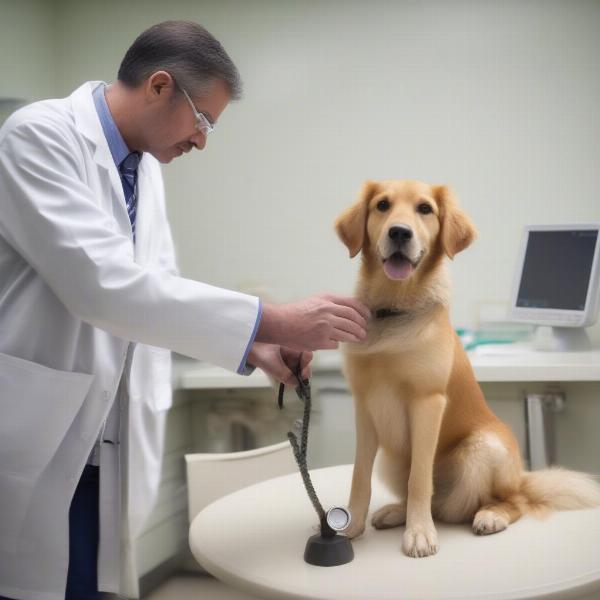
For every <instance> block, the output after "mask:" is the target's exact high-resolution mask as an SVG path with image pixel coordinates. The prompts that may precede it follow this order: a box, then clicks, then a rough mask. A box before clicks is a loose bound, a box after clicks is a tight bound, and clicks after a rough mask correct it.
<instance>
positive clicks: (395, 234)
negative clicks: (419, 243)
mask: <svg viewBox="0 0 600 600" xmlns="http://www.w3.org/2000/svg"><path fill="white" fill-rule="evenodd" d="M388 236H389V238H390V239H391V240H392V241H393V242H396V244H398V245H401V244H406V243H407V242H409V241H410V240H412V238H413V230H412V229H411V228H410V227H409V226H408V225H393V226H392V227H390V228H389V230H388Z"/></svg>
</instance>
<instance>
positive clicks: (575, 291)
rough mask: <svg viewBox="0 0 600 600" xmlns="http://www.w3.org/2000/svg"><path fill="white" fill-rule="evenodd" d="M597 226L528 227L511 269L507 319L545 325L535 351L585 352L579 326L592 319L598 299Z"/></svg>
mask: <svg viewBox="0 0 600 600" xmlns="http://www.w3.org/2000/svg"><path fill="white" fill-rule="evenodd" d="M599 238H600V224H598V223H596V224H592V223H587V224H580V225H539V226H535V225H528V226H527V227H525V231H524V235H523V240H522V243H521V249H520V252H519V261H518V263H517V264H518V268H517V271H516V276H515V281H514V286H513V294H512V302H511V310H510V318H512V319H513V320H514V321H521V322H526V323H533V324H536V325H547V326H550V327H551V328H552V329H551V331H550V332H549V333H550V336H546V338H544V337H543V335H542V334H543V333H544V331H543V330H540V329H538V332H536V336H537V338H536V340H535V341H534V345H535V346H536V347H537V349H540V350H563V351H565V350H566V351H568V350H589V349H590V347H591V344H590V340H589V337H588V335H587V333H586V331H585V329H584V328H585V327H588V326H590V325H593V324H594V323H595V321H596V318H597V313H598V302H599V298H600V293H599V292H600V288H599V283H600V239H599Z"/></svg>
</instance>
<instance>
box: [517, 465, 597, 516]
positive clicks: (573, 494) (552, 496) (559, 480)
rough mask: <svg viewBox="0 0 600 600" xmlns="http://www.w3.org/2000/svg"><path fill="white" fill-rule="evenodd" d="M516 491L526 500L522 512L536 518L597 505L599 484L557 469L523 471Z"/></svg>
mask: <svg viewBox="0 0 600 600" xmlns="http://www.w3.org/2000/svg"><path fill="white" fill-rule="evenodd" d="M519 492H520V496H521V497H524V499H525V501H526V506H525V507H524V508H525V511H524V512H529V513H534V514H538V515H539V516H543V515H545V514H547V513H549V512H550V511H553V510H574V509H578V508H593V507H596V506H600V483H599V482H598V481H597V479H596V478H595V477H593V476H592V475H588V474H587V473H580V472H578V471H568V470H567V469H563V468H560V467H552V468H550V469H542V470H540V471H529V472H524V473H523V475H522V478H521V488H520V490H519Z"/></svg>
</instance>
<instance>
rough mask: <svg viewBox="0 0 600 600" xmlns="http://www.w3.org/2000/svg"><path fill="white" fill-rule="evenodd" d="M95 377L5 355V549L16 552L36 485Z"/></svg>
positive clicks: (0, 446) (1, 408)
mask: <svg viewBox="0 0 600 600" xmlns="http://www.w3.org/2000/svg"><path fill="white" fill-rule="evenodd" d="M92 378H93V377H92V375H88V374H85V373H72V372H68V371H58V370H56V369H50V368H48V367H45V366H43V365H40V364H38V363H34V362H31V361H28V360H23V359H21V358H17V357H14V356H9V355H8V354H2V353H0V415H2V418H1V419H0V490H1V491H0V496H1V499H2V509H1V510H0V545H1V546H2V549H3V550H5V551H6V550H8V551H16V549H17V546H18V544H17V542H18V538H19V534H20V531H21V528H22V525H23V522H24V519H25V518H26V516H27V510H28V506H29V502H30V500H31V497H32V493H33V490H34V488H35V485H36V482H37V480H38V479H39V477H40V475H41V474H42V473H43V471H44V469H45V468H46V467H47V465H48V463H49V462H50V460H51V459H52V457H53V456H54V454H55V452H56V450H57V449H58V447H59V445H60V443H61V441H62V440H63V438H64V437H65V434H66V432H67V430H68V429H69V426H70V425H71V423H72V422H73V419H74V418H75V415H76V414H77V411H78V410H79V409H80V407H81V405H82V403H83V401H84V399H85V397H86V395H87V393H88V391H89V388H90V385H91V382H92Z"/></svg>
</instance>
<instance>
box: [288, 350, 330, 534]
mask: <svg viewBox="0 0 600 600" xmlns="http://www.w3.org/2000/svg"><path fill="white" fill-rule="evenodd" d="M301 359H302V355H300V360H299V361H298V366H297V367H296V372H295V373H294V377H295V378H296V380H297V381H298V386H297V387H296V394H297V395H298V398H300V400H302V402H304V415H303V417H302V431H301V434H300V444H298V437H297V436H296V434H295V433H294V432H293V431H288V434H287V435H288V439H289V440H290V444H291V446H292V450H293V452H294V458H295V459H296V463H297V464H298V468H299V469H300V474H301V475H302V481H303V482H304V488H305V489H306V493H307V494H308V497H309V498H310V501H311V502H312V505H313V506H314V508H315V510H316V511H317V515H318V516H319V522H320V525H321V536H322V537H324V538H332V537H334V536H335V535H336V532H335V530H334V529H332V528H331V527H330V526H329V524H328V523H327V514H326V513H325V511H324V510H323V506H322V505H321V503H320V502H319V498H318V497H317V493H316V492H315V488H314V487H313V484H312V481H311V479H310V473H309V472H308V465H307V464H306V451H307V448H308V427H309V423H310V409H311V394H310V382H309V380H308V379H302V374H301V370H300V364H301V362H302V360H301ZM284 391H285V385H284V384H283V383H280V384H279V394H278V397H277V405H278V406H279V408H280V409H282V408H283V394H284Z"/></svg>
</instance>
